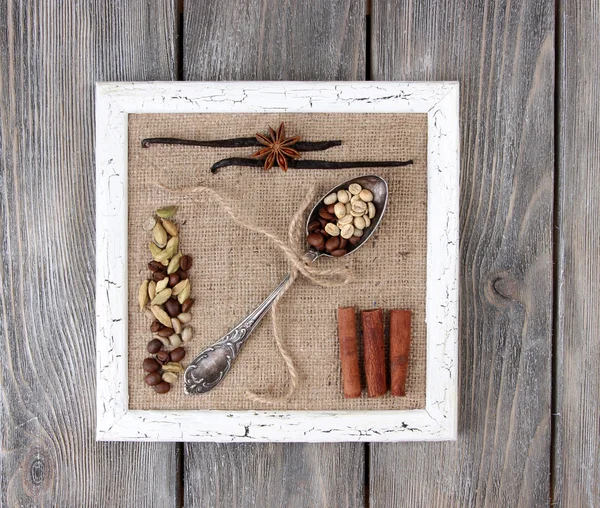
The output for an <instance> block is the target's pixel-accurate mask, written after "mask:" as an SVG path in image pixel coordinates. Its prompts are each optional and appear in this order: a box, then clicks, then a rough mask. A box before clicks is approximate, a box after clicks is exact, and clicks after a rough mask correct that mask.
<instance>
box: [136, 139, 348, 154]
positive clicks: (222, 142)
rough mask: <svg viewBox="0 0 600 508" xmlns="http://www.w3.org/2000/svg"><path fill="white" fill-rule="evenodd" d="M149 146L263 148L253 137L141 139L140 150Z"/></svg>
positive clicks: (312, 146) (313, 146) (315, 147)
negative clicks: (206, 139) (200, 139)
mask: <svg viewBox="0 0 600 508" xmlns="http://www.w3.org/2000/svg"><path fill="white" fill-rule="evenodd" d="M341 144H342V141H341V140H339V139H335V140H332V141H298V142H297V143H295V144H294V148H295V149H296V150H298V151H299V152H312V151H320V150H327V149H328V148H332V147H334V146H340V145H341ZM150 145H184V146H206V147H213V148H240V147H241V148H244V147H249V146H263V145H262V144H261V143H260V142H259V141H258V140H257V139H256V138H255V137H252V138H231V139H215V140H210V141H197V140H195V139H180V138H146V139H142V148H148V147H149V146H150Z"/></svg>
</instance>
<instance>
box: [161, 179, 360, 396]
mask: <svg viewBox="0 0 600 508" xmlns="http://www.w3.org/2000/svg"><path fill="white" fill-rule="evenodd" d="M158 187H159V188H161V189H163V190H165V191H167V192H170V193H173V194H179V195H191V196H192V200H193V201H194V202H195V203H199V200H198V197H197V196H198V195H200V194H202V193H204V194H206V195H208V196H209V197H210V199H212V200H213V201H214V202H215V203H217V204H218V205H219V206H220V207H221V208H222V209H223V210H224V211H225V212H226V213H227V214H228V215H229V216H230V217H231V218H232V219H233V220H234V222H235V223H236V224H238V225H239V226H242V227H244V228H246V229H248V230H249V231H253V232H255V233H259V234H261V235H263V236H265V237H266V238H268V239H269V240H270V241H271V242H272V243H273V244H274V245H275V246H276V247H277V248H279V249H280V250H281V252H283V254H284V255H285V257H286V258H287V260H288V262H289V264H290V278H289V280H288V282H287V283H286V284H285V286H284V287H283V289H282V290H281V292H280V293H279V295H278V296H277V298H276V299H275V301H274V302H273V305H272V307H271V322H272V324H273V337H274V339H275V344H276V346H277V349H278V350H279V353H280V354H281V357H282V358H283V360H284V362H285V365H286V367H287V370H288V374H289V377H290V383H289V387H288V391H287V392H286V393H285V394H284V395H282V396H280V397H270V396H266V395H260V394H258V393H255V392H252V391H250V390H247V391H246V393H245V395H246V397H247V398H249V399H250V400H253V401H255V402H260V403H264V404H273V403H276V402H281V401H287V400H289V399H290V398H291V396H292V395H293V393H294V392H295V391H296V388H297V387H298V383H299V373H298V369H297V368H296V366H295V364H294V361H293V359H292V357H291V355H290V353H289V351H288V350H287V348H286V347H285V346H284V344H283V340H282V339H281V335H280V333H279V329H278V325H277V308H278V304H279V302H280V301H281V299H282V298H283V296H284V294H285V293H286V292H287V290H288V289H289V288H290V287H291V286H292V284H293V283H294V282H295V280H296V279H297V278H298V276H299V275H302V276H304V277H305V278H306V279H308V280H309V281H311V282H312V283H313V284H316V285H318V286H322V287H339V286H343V285H345V284H348V282H350V280H351V279H352V273H351V271H350V269H349V268H348V266H341V267H340V266H338V267H334V268H327V267H318V266H317V265H315V264H313V263H311V262H310V261H309V260H308V259H307V258H306V257H305V252H304V250H303V248H302V247H303V244H304V227H303V218H304V214H305V212H306V210H307V208H308V207H309V206H310V204H311V203H312V201H313V199H314V194H315V189H314V187H311V188H310V189H309V191H308V192H307V194H306V196H305V198H304V199H303V200H302V202H301V203H300V206H299V207H298V209H297V210H296V212H295V213H294V216H293V217H292V220H291V222H290V226H289V229H288V240H287V242H286V241H284V240H282V239H281V238H279V237H278V236H277V235H275V234H273V233H271V232H270V231H268V230H266V229H265V228H262V227H260V226H256V225H254V224H251V223H250V222H248V221H247V220H246V219H244V218H243V217H241V216H240V215H238V214H237V213H236V212H235V210H234V209H233V208H232V207H231V206H230V205H229V204H228V203H227V202H226V201H225V199H223V197H222V196H221V195H220V194H218V193H217V192H216V191H215V190H214V189H211V188H210V187H204V186H196V187H182V188H178V189H173V188H171V187H168V186H166V185H164V184H158Z"/></svg>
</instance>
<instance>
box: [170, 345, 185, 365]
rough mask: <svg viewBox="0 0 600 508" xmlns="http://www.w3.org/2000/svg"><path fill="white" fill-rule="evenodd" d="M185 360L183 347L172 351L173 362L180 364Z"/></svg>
mask: <svg viewBox="0 0 600 508" xmlns="http://www.w3.org/2000/svg"><path fill="white" fill-rule="evenodd" d="M184 358H185V349H183V348H182V347H178V348H175V349H173V351H171V361H172V362H180V361H181V360H183V359H184Z"/></svg>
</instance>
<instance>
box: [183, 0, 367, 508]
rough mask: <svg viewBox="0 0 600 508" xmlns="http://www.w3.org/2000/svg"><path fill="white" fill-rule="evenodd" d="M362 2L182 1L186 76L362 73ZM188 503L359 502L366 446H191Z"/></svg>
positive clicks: (320, 77)
mask: <svg viewBox="0 0 600 508" xmlns="http://www.w3.org/2000/svg"><path fill="white" fill-rule="evenodd" d="M364 9H365V4H364V2H363V1H360V0H334V1H333V2H332V1H330V0H318V1H314V2H292V1H289V0H286V1H284V2H275V1H274V0H265V1H259V0H251V1H248V2H237V1H235V0H220V1H216V0H210V1H206V0H194V1H187V2H186V4H185V18H184V19H185V22H184V41H183V48H184V54H183V57H184V66H183V69H184V76H185V79H187V80H260V79H264V80H306V81H308V80H333V79H340V80H356V79H364V76H365V74H364V72H365V52H364V48H365V10H364ZM184 478H185V485H184V503H185V505H186V506H188V505H189V506H214V507H218V506H227V507H229V506H273V507H276V506H286V507H289V508H293V507H296V506H297V507H303V508H304V507H309V506H361V505H362V503H363V496H364V493H363V486H364V445H362V444H359V443H344V444H330V445H313V444H269V445H261V444H256V445H254V444H251V445H239V444H235V445H224V444H185V445H184Z"/></svg>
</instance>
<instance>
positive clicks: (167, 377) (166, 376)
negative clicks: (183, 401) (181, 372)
mask: <svg viewBox="0 0 600 508" xmlns="http://www.w3.org/2000/svg"><path fill="white" fill-rule="evenodd" d="M162 380H163V381H166V382H167V383H169V384H170V385H172V384H173V383H175V382H176V381H177V374H175V373H174V372H163V375H162Z"/></svg>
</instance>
